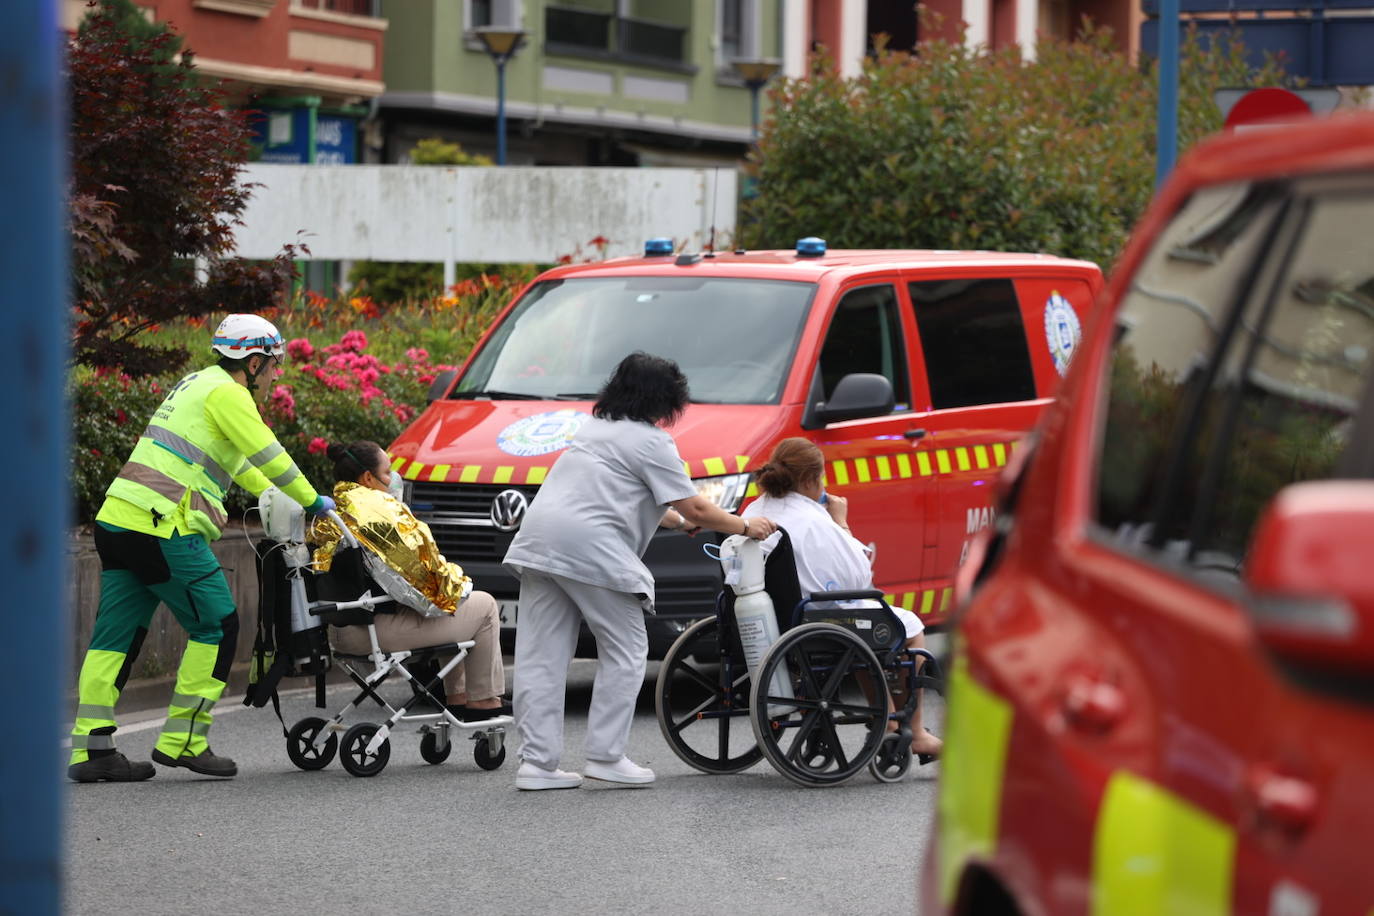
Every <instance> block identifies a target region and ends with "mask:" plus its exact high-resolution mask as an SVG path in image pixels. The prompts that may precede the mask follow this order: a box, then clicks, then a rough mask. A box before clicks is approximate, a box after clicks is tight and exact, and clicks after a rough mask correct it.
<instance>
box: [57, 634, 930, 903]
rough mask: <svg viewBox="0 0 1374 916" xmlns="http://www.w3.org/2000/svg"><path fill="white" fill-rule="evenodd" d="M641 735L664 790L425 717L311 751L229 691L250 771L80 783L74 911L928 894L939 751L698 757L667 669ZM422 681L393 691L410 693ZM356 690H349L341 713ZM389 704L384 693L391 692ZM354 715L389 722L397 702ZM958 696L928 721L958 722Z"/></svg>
mask: <svg viewBox="0 0 1374 916" xmlns="http://www.w3.org/2000/svg"><path fill="white" fill-rule="evenodd" d="M593 665H594V662H583V661H579V662H576V663H575V664H574V673H573V675H574V676H573V679H572V682H571V685H570V692H569V702H568V723H567V747H568V752H567V755H566V756H565V759H564V763H563V766H564V768H565V769H572V768H580V764H581V762H582V756H581V741H582V736H583V734H584V732H585V728H586V708H587V700H588V698H589V696H590V683H591V672H592V667H593ZM649 667H650V670H649V677H648V678H647V679H646V682H645V687H644V690H643V692H642V693H641V695H640V705H639V713H638V715H637V717H636V720H635V726H634V731H633V734H632V736H631V747H630V756H631V757H632V758H634V759H635V760H636V761H638V762H640V763H643V764H646V765H648V766H652V767H653V768H654V769H655V771H656V772H657V773H658V782H657V783H656V784H655V785H654V786H652V787H651V788H647V789H611V788H602V787H599V786H596V785H591V786H584V787H583V788H581V789H577V790H569V791H556V792H518V791H516V790H515V788H514V778H515V767H516V754H515V751H516V749H515V747H514V746H513V743H514V742H512V746H511V747H509V749H508V756H507V760H506V762H505V765H504V766H503V767H501V768H500V769H498V770H495V771H492V772H487V771H483V770H481V769H480V768H478V766H477V765H476V764H475V763H474V762H473V759H472V754H471V751H470V748H469V746H467V745H466V743H462V744H457V745H456V746H455V748H454V752H453V754H452V756H450V758H449V759H448V761H447V762H446V763H444V764H442V765H439V766H431V765H429V764H426V763H425V762H423V761H422V760H421V758H420V753H419V737H418V735H416V734H414V733H413V732H411V731H409V730H408V729H406V728H405V727H404V726H403V727H402V729H401V730H399V734H393V738H392V753H391V760H390V762H389V764H388V765H387V767H386V769H385V770H384V771H383V772H381V773H380V774H378V775H377V776H374V777H372V778H365V779H360V778H356V777H353V776H350V775H349V774H348V773H347V772H345V771H344V770H343V768H342V767H341V766H340V765H339V763H338V761H337V759H336V760H335V761H334V762H333V763H331V764H330V765H329V766H328V767H327V768H326V769H324V770H321V771H318V772H310V773H307V772H302V771H300V770H297V769H296V768H295V767H294V766H292V765H291V763H290V761H289V760H288V758H287V755H286V747H285V741H284V739H283V738H282V736H281V730H280V728H279V726H278V724H277V721H276V718H275V716H273V714H272V712H271V710H270V707H269V708H268V709H247V708H244V707H242V706H240V705H238V703H237V701H236V700H233V701H231V700H230V699H229V698H226V700H225V701H222V703H221V706H222V707H224V708H226V709H227V710H229V711H227V712H225V713H223V714H222V715H221V716H219V717H218V719H217V721H216V724H215V728H214V732H213V734H212V736H211V737H212V743H213V747H214V749H215V750H216V751H217V752H219V753H222V754H227V755H229V756H232V757H233V758H235V760H237V761H238V764H239V775H238V777H237V778H236V779H233V780H227V781H221V780H212V779H206V778H203V777H200V776H197V775H195V774H193V773H190V772H189V771H186V770H168V769H165V768H162V767H159V768H158V773H157V775H156V776H155V777H154V778H153V779H151V780H149V781H147V782H143V783H136V784H104V783H102V784H96V785H76V784H70V785H69V788H70V791H69V794H68V804H67V813H68V820H67V824H66V836H67V840H68V844H67V882H66V908H65V909H66V911H67V912H69V913H74V914H85V913H91V914H108V913H111V912H136V913H139V914H143V916H156V914H164V913H165V914H182V913H196V914H204V913H213V914H237V913H245V914H248V913H251V914H254V916H259V914H264V913H274V912H300V913H327V912H332V911H338V912H346V913H348V914H350V916H364V914H372V913H407V914H427V913H451V912H462V913H472V914H487V913H513V914H582V913H588V914H591V913H595V914H619V913H627V914H628V913H634V914H639V913H644V914H655V916H664V914H676V913H693V914H703V913H705V914H710V913H739V912H747V913H751V914H770V913H778V914H783V913H786V914H789V916H790V914H795V913H798V912H810V913H827V914H848V913H854V914H859V913H862V914H869V916H871V914H889V913H890V914H909V913H913V912H915V899H916V881H917V875H918V872H919V865H920V860H921V858H922V855H923V852H924V848H925V845H926V842H927V837H928V834H929V829H930V819H931V816H932V814H933V811H934V805H935V778H936V775H937V773H938V769H939V766H940V765H939V764H938V763H935V764H931V765H929V766H926V767H919V768H918V767H915V766H913V768H912V772H911V773H909V774H908V775H907V777H906V778H905V779H904V780H903V781H902V782H899V783H895V784H880V783H878V782H876V781H875V780H874V779H873V778H872V777H871V776H869V775H868V773H867V772H863V773H860V774H859V775H857V776H855V777H854V778H853V779H851V780H850V781H849V782H847V783H845V784H844V785H841V786H839V787H836V788H831V789H803V788H800V787H798V786H795V785H794V784H792V783H791V782H789V781H788V780H786V779H784V778H783V777H782V776H781V775H779V774H778V773H777V772H775V771H774V770H773V769H772V768H771V767H770V766H769V764H768V763H767V762H766V761H765V762H761V763H759V764H757V765H756V766H755V767H754V768H752V769H750V770H748V771H746V772H744V773H741V774H736V775H732V776H711V775H706V774H702V773H699V772H697V771H696V770H694V769H692V768H690V767H688V766H687V765H686V764H684V763H682V762H681V761H680V760H679V759H678V758H677V757H676V755H674V754H673V752H672V751H671V750H670V749H669V747H668V745H667V744H666V743H665V742H664V740H663V738H662V736H661V734H660V733H659V729H658V725H657V722H656V719H655V717H654V712H653V679H654V677H655V675H656V670H657V666H656V665H655V664H653V663H651V664H650V666H649ZM404 691H405V688H403V687H400V688H396V687H393V688H390V689H389V690H388V693H389V695H393V696H397V697H400V696H404ZM351 693H352V691H347V690H345V688H335V689H333V690H331V692H330V696H329V705H330V707H331V712H332V711H334V710H336V709H337V708H338V707H339V706H341V705H342V704H343V703H344V702H345V701H346V698H347V697H349V696H351ZM369 706H370V704H369ZM369 706H364V707H362V710H363V714H362V715H361V716H359V715H352V716H350V718H349V719H348V720H346V721H360V720H367V719H370V720H372V721H380V720H381V718H382V717H381V716H380V715H378V714H377V713H379V712H381V710H380V709H378V708H377V707H376V706H371V708H370V710H369ZM283 711H284V714H285V717H286V721H287V724H288V725H290V724H292V723H293V722H294V721H295V720H296V719H298V718H300V717H303V716H306V715H314V714H315V713H316V711H315V710H314V707H313V691H312V692H309V693H307V692H306V691H301V690H297V691H294V692H293V693H291V694H289V695H288V696H287V697H286V698H285V703H284V710H283ZM941 712H942V705H941V703H940V701H939V698H938V697H935V698H931V700H930V702H929V712H928V714H927V715H928V719H927V722H928V724H929V725H931V726H932V730H935V731H937V732H938V731H939V730H940V729H939V723H940V720H941ZM158 715H159V714H158V713H144V714H141V715H140V714H130V713H125V712H123V711H121V726H122V728H121V732H120V748H121V750H123V751H124V752H125V753H127V754H129V755H130V756H131V757H134V758H139V759H144V760H146V759H148V754H149V752H150V751H151V750H152V746H153V742H154V740H155V739H156V736H157V729H158V727H159V726H160V718H158Z"/></svg>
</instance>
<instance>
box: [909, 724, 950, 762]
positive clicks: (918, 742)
mask: <svg viewBox="0 0 1374 916" xmlns="http://www.w3.org/2000/svg"><path fill="white" fill-rule="evenodd" d="M944 746H945V743H944V742H943V741H941V740H940V739H939V738H937V737H935V736H934V735H932V734H931V733H930V732H928V731H926V730H925V729H921V731H920V733H918V734H916V735H913V736H912V738H911V753H913V754H929V755H931V756H932V757H939V756H940V751H942V750H943V749H944Z"/></svg>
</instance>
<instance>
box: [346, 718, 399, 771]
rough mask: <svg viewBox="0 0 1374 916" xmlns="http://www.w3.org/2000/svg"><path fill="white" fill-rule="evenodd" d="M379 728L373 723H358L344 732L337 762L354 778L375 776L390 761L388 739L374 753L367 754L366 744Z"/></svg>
mask: <svg viewBox="0 0 1374 916" xmlns="http://www.w3.org/2000/svg"><path fill="white" fill-rule="evenodd" d="M380 728H381V726H380V725H378V724H377V723H375V722H359V723H358V724H357V725H355V726H353V727H352V728H350V729H349V730H348V731H346V732H344V736H343V746H342V748H340V751H339V762H340V763H342V764H343V768H344V769H345V770H347V771H348V772H350V773H352V774H353V775H354V776H376V775H377V774H378V773H380V772H381V771H382V770H383V769H385V768H386V762H387V761H388V760H390V759H391V741H390V740H389V739H388V740H386V741H383V742H382V743H381V744H380V745H378V747H377V750H376V752H375V753H372V754H369V753H368V752H367V745H368V742H370V741H371V740H372V736H373V735H375V734H377V730H378V729H380Z"/></svg>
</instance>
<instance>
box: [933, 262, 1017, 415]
mask: <svg viewBox="0 0 1374 916" xmlns="http://www.w3.org/2000/svg"><path fill="white" fill-rule="evenodd" d="M909 290H910V293H911V305H912V308H913V309H914V310H915V312H916V327H917V328H918V329H919V330H920V333H921V351H922V352H923V353H924V354H925V360H926V375H927V376H928V377H929V382H930V399H931V405H932V406H933V407H934V408H935V409H936V410H942V409H944V408H948V407H969V406H971V405H975V404H1000V403H1004V402H1006V401H1029V400H1033V399H1034V398H1035V373H1034V372H1033V371H1032V369H1031V361H1030V350H1029V348H1028V347H1027V346H1026V328H1025V326H1024V325H1023V324H1022V321H1021V305H1020V303H1019V302H1018V301H1017V298H1016V287H1015V286H1014V285H1013V283H1012V282H1011V281H1010V280H997V279H993V280H987V279H982V280H973V279H970V280H927V281H923V282H919V283H912V284H911V285H910V286H909Z"/></svg>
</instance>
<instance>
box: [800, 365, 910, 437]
mask: <svg viewBox="0 0 1374 916" xmlns="http://www.w3.org/2000/svg"><path fill="white" fill-rule="evenodd" d="M895 403H896V397H895V396H894V395H893V393H892V383H891V382H890V381H888V380H887V377H886V376H883V375H876V374H874V373H870V372H853V373H850V374H849V375H846V376H845V377H844V378H842V379H840V381H839V384H837V385H836V386H835V393H834V394H832V395H831V396H830V400H828V401H820V402H816V403H814V404H813V405H812V407H811V409H810V410H808V411H807V414H808V416H807V417H806V420H805V422H803V423H802V426H803V428H805V429H816V428H819V427H821V426H824V425H825V424H827V423H838V422H840V421H841V420H858V419H862V418H863V417H879V416H882V415H884V414H889V413H892V407H893V405H894V404H895Z"/></svg>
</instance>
